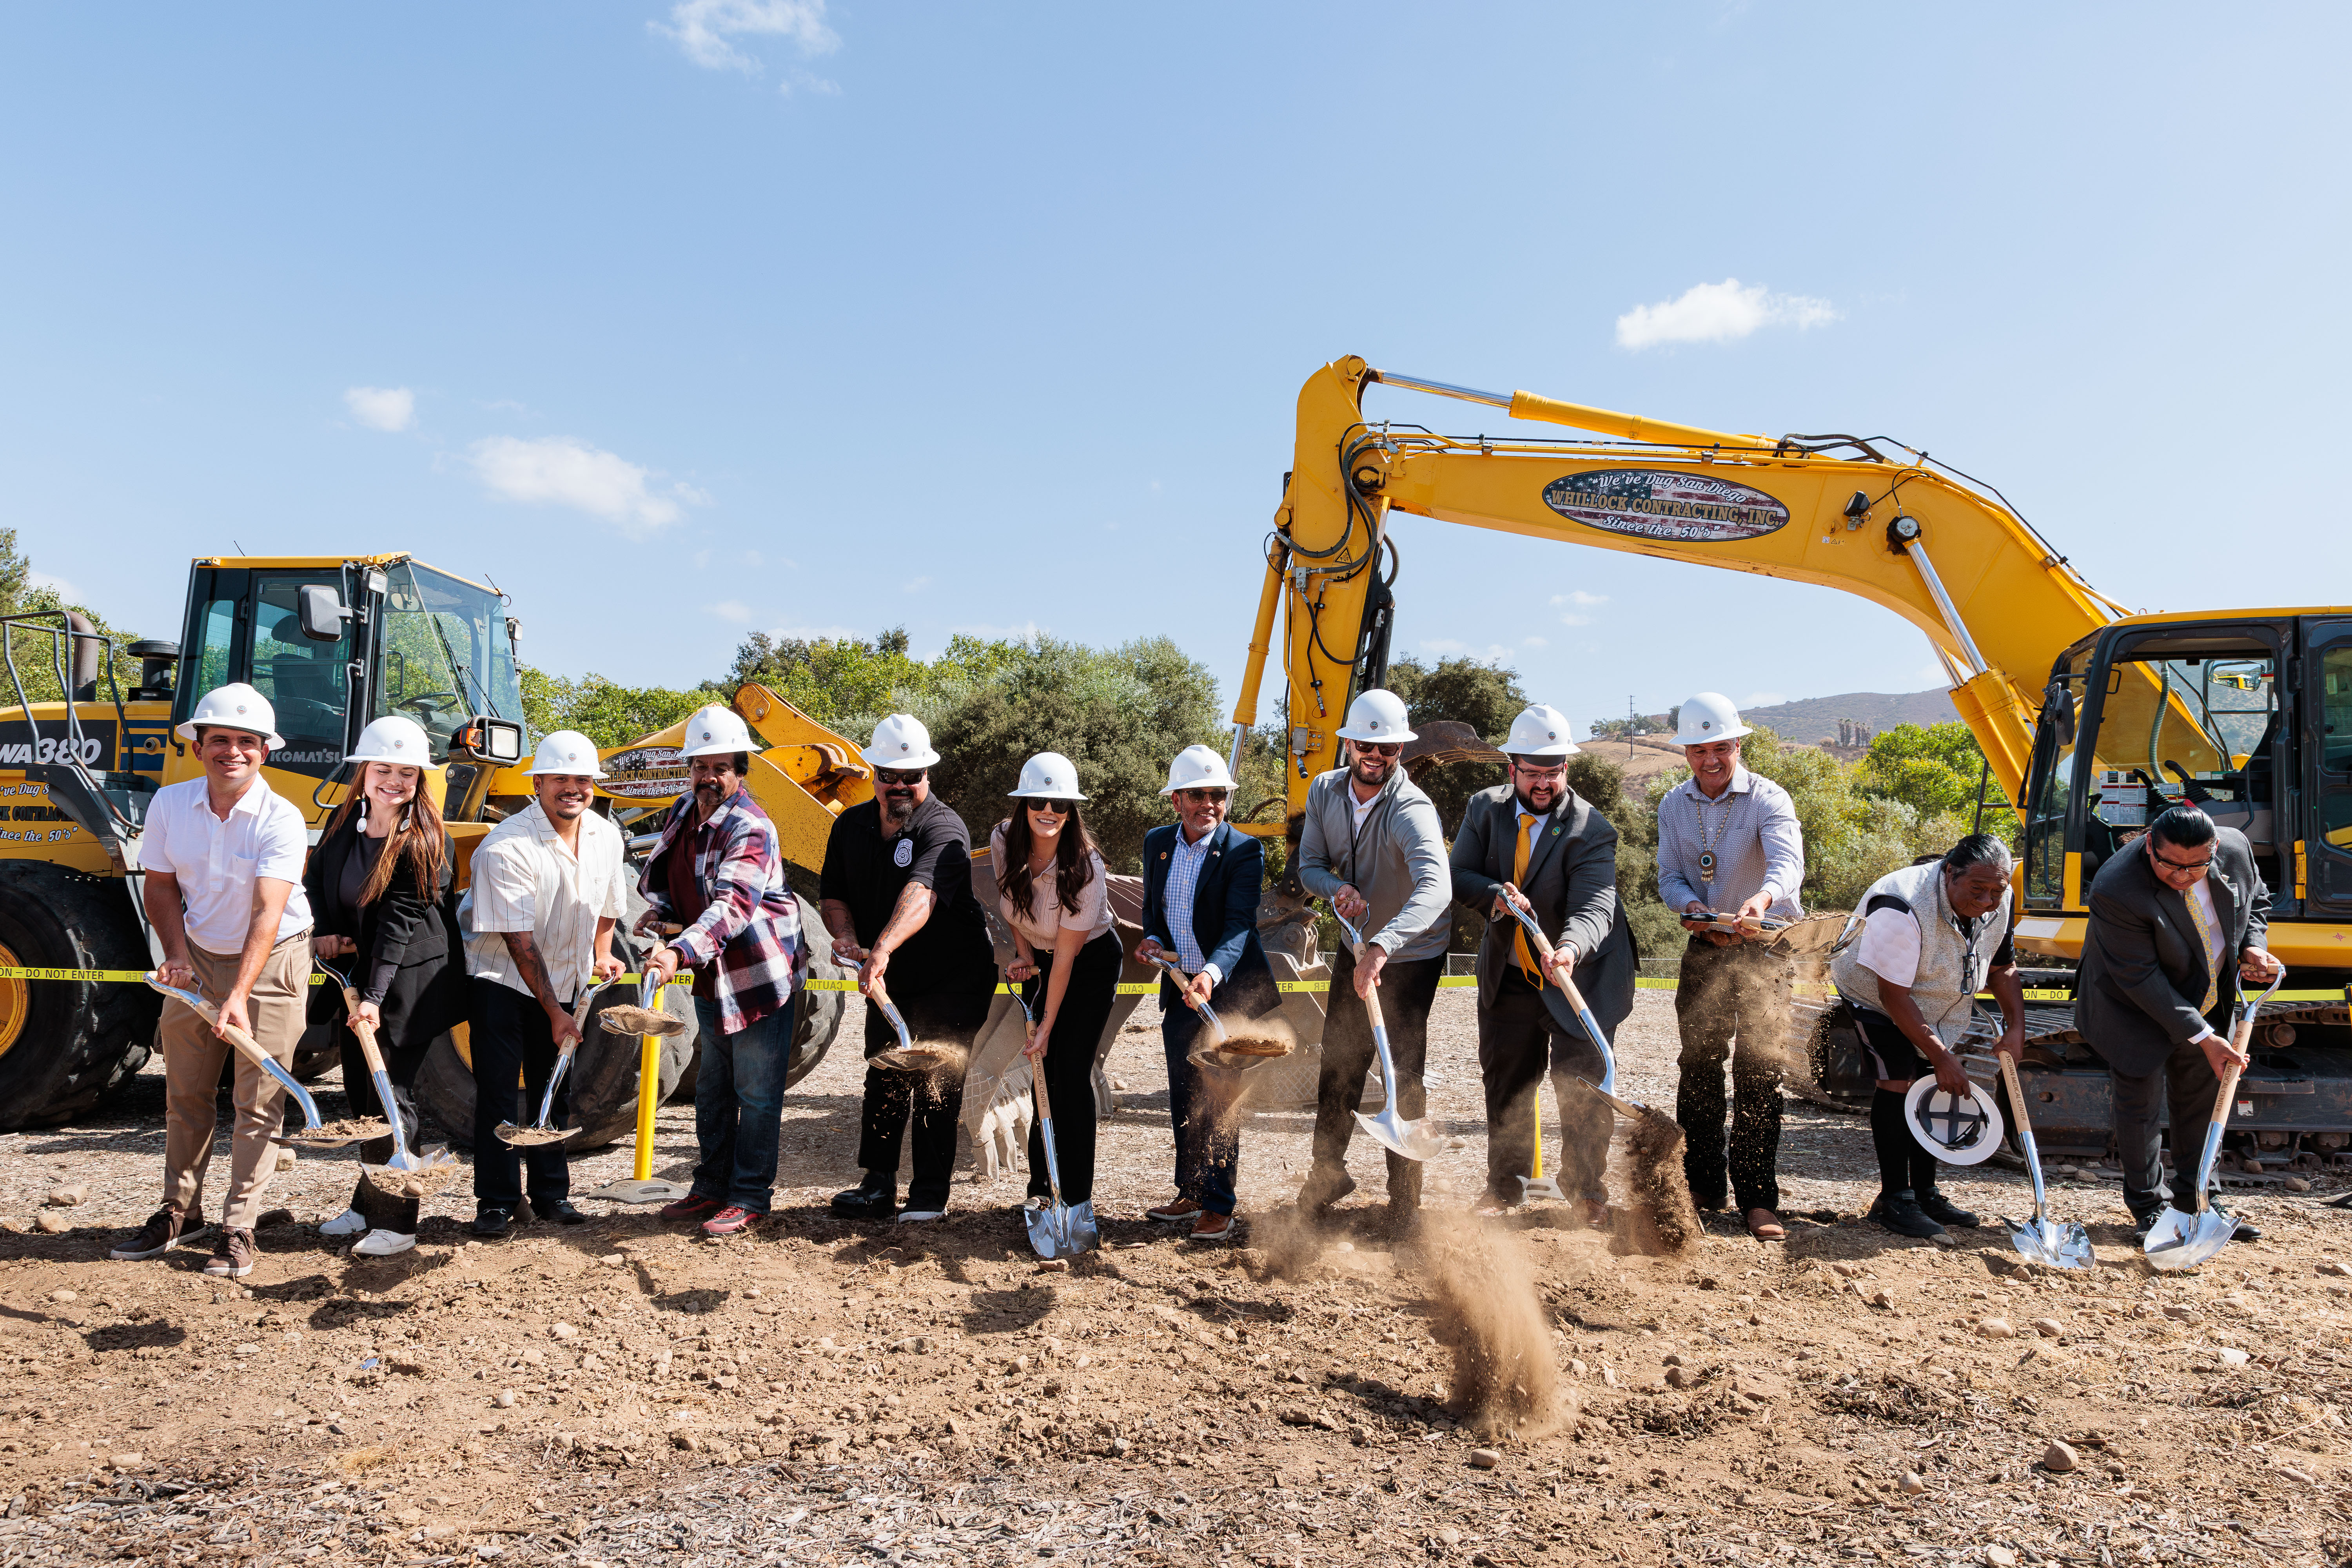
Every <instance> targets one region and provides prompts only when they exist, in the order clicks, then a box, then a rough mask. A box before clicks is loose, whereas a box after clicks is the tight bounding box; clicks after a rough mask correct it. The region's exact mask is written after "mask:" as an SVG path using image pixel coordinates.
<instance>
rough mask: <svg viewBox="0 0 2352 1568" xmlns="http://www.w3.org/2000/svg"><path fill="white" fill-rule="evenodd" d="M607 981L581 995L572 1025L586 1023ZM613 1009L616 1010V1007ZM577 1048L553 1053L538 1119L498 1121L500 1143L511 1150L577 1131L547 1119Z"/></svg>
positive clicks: (578, 1026)
mask: <svg viewBox="0 0 2352 1568" xmlns="http://www.w3.org/2000/svg"><path fill="white" fill-rule="evenodd" d="M605 984H608V983H607V982H604V981H598V982H596V983H595V984H592V985H590V986H589V987H588V988H587V989H586V990H584V991H583V992H582V993H581V994H580V1000H579V1002H578V1003H577V1004H576V1005H573V1007H572V1027H573V1028H575V1029H584V1028H586V1027H587V1026H588V1010H589V1009H590V1008H591V1007H593V1006H594V1005H596V995H597V993H599V992H601V991H603V990H604V986H605ZM614 1011H615V1012H617V1011H619V1009H618V1008H615V1009H614ZM616 1032H625V1031H616ZM579 1048H580V1047H579V1046H578V1045H576V1044H574V1045H571V1046H567V1047H564V1048H563V1049H562V1050H561V1051H558V1052H557V1053H556V1056H555V1066H554V1067H553V1068H551V1069H550V1071H549V1072H548V1075H547V1088H546V1089H545V1090H544V1091H542V1092H541V1095H540V1097H539V1120H537V1121H533V1122H532V1123H531V1124H530V1126H528V1127H518V1126H516V1125H515V1124H514V1123H513V1122H511V1121H501V1122H499V1124H498V1127H497V1128H496V1129H495V1131H497V1133H498V1135H499V1142H501V1143H504V1144H506V1145H507V1146H508V1147H509V1148H514V1149H536V1148H541V1147H544V1146H545V1145H547V1144H550V1143H561V1142H563V1141H564V1140H565V1139H567V1138H569V1137H571V1136H572V1134H573V1133H575V1132H577V1131H580V1129H579V1128H577V1127H557V1126H555V1125H553V1124H552V1122H551V1121H550V1120H549V1119H550V1118H551V1116H552V1115H553V1114H554V1111H555V1091H556V1090H557V1089H560V1088H562V1085H563V1077H564V1075H565V1074H566V1073H568V1072H570V1071H571V1070H572V1055H573V1053H574V1052H576V1051H578V1050H579Z"/></svg>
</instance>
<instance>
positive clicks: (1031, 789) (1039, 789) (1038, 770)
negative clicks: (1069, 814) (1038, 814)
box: [1011, 752, 1087, 800]
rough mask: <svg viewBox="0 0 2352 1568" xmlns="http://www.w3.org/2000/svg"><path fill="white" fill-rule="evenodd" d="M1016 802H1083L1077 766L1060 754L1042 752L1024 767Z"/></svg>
mask: <svg viewBox="0 0 2352 1568" xmlns="http://www.w3.org/2000/svg"><path fill="white" fill-rule="evenodd" d="M1011 794H1012V796H1013V799H1014V800H1084V799H1086V798H1087V797H1086V796H1085V795H1080V794H1079V793H1078V769H1077V764H1076V763H1073V762H1071V761H1070V759H1069V758H1067V757H1066V756H1064V755H1062V753H1061V752H1038V753H1037V754H1036V755H1035V756H1034V757H1032V758H1030V759H1029V760H1028V761H1027V762H1025V763H1022V764H1021V786H1020V787H1019V788H1018V789H1015V790H1013V791H1012V792H1011Z"/></svg>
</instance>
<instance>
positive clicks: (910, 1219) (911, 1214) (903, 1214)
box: [898, 1209, 948, 1225]
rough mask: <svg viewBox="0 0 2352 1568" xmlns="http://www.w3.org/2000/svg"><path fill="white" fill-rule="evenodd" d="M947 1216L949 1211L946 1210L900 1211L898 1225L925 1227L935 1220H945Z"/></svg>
mask: <svg viewBox="0 0 2352 1568" xmlns="http://www.w3.org/2000/svg"><path fill="white" fill-rule="evenodd" d="M947 1216H948V1211H947V1210H945V1209H900V1210H899V1211H898V1223H899V1224H900V1225H924V1224H928V1223H929V1222H930V1221H932V1220H935V1219H945V1218H947Z"/></svg>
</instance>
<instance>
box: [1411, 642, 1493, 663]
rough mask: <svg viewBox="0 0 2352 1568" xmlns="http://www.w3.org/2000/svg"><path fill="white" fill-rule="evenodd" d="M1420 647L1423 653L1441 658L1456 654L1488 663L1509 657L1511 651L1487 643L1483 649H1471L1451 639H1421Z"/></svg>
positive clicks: (1469, 646) (1468, 645)
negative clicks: (1481, 659)
mask: <svg viewBox="0 0 2352 1568" xmlns="http://www.w3.org/2000/svg"><path fill="white" fill-rule="evenodd" d="M1421 646H1422V648H1423V651H1425V652H1428V653H1433V654H1437V655H1439V656H1441V657H1443V656H1444V655H1446V654H1458V655H1462V656H1465V657H1466V658H1483V659H1486V660H1487V661H1488V662H1489V663H1492V662H1495V661H1496V660H1499V659H1506V658H1510V657H1511V650H1510V649H1509V648H1507V647H1504V646H1503V645H1502V644H1501V643H1488V644H1487V645H1486V647H1484V648H1478V647H1472V646H1471V645H1470V644H1468V643H1466V642H1457V641H1455V640H1454V638H1452V637H1423V638H1422V639H1421Z"/></svg>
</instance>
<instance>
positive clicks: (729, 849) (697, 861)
mask: <svg viewBox="0 0 2352 1568" xmlns="http://www.w3.org/2000/svg"><path fill="white" fill-rule="evenodd" d="M684 750H685V753H686V762H687V767H688V773H690V774H691V776H692V782H693V784H694V790H693V793H692V794H691V795H688V797H687V798H686V799H684V800H681V801H679V802H678V803H677V805H674V806H672V807H671V808H670V812H669V815H668V816H667V817H666V818H665V819H664V820H663V822H662V828H661V841H660V842H659V843H658V844H656V846H655V847H654V852H653V854H652V856H651V857H650V858H648V859H647V860H646V871H645V877H644V879H642V880H641V881H639V883H638V884H637V891H638V893H639V894H640V895H641V896H642V897H643V898H644V899H645V900H646V912H645V915H644V916H643V918H641V919H640V920H639V921H637V930H638V931H639V932H640V933H643V932H645V931H649V930H656V929H659V930H664V931H667V932H669V933H671V934H668V935H667V940H666V941H665V942H664V943H663V944H662V945H661V946H658V947H656V948H655V949H654V950H653V952H651V953H649V954H648V955H647V956H646V978H647V979H649V980H653V981H655V982H656V983H658V984H667V983H668V981H669V979H670V977H671V976H672V975H673V974H676V973H677V972H678V971H679V970H681V969H687V970H691V971H693V973H694V1012H695V1016H696V1019H697V1021H698V1023H699V1024H700V1026H701V1033H700V1040H701V1045H702V1066H701V1070H700V1073H699V1076H698V1077H697V1079H695V1085H694V1135H695V1142H696V1143H697V1144H698V1147H699V1151H700V1154H701V1159H700V1161H699V1163H697V1164H696V1166H695V1167H694V1184H693V1186H692V1188H691V1189H690V1190H689V1191H688V1194H687V1195H686V1196H685V1197H683V1198H680V1199H679V1200H678V1201H677V1202H676V1203H674V1204H671V1205H668V1206H667V1207H666V1208H664V1209H663V1210H662V1211H661V1213H662V1217H663V1218H664V1219H698V1220H700V1221H701V1222H702V1232H703V1234H704V1235H705V1236H711V1237H726V1236H737V1235H740V1234H741V1233H742V1232H744V1231H747V1230H749V1229H751V1227H752V1226H755V1225H757V1224H759V1223H760V1221H761V1220H762V1219H764V1218H766V1217H767V1214H768V1204H769V1200H770V1199H771V1197H772V1195H773V1194H774V1192H775V1185H776V1146H777V1142H778V1140H779V1138H780V1137H781V1135H782V1124H783V1112H784V1078H785V1075H786V1073H787V1071H788V1070H789V1069H790V1068H791V1067H792V1062H793V987H794V986H795V985H796V984H798V982H799V978H800V972H801V969H802V967H803V963H804V958H803V954H804V952H805V950H804V949H803V946H802V942H801V921H800V904H799V901H798V900H796V899H794V898H793V890H792V889H791V888H790V887H788V886H786V885H785V882H784V860H783V854H782V849H781V847H779V846H778V844H777V841H776V828H775V825H774V824H773V823H772V822H771V821H769V820H768V814H767V813H766V812H764V811H761V809H760V805H759V803H758V802H757V801H755V800H753V799H752V798H751V791H749V790H747V789H745V788H744V787H743V777H744V775H745V774H746V773H749V772H750V771H751V731H750V730H749V729H747V728H746V727H745V726H744V723H743V721H742V720H740V719H739V718H737V717H736V716H735V713H734V712H733V710H730V709H728V708H724V707H721V706H719V704H717V703H713V704H711V705H710V706H709V707H707V708H703V709H700V710H697V712H696V713H695V715H694V716H693V717H692V718H690V719H688V721H686V745H685V748H684ZM680 927H683V929H682V930H681V929H679V928H680Z"/></svg>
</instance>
